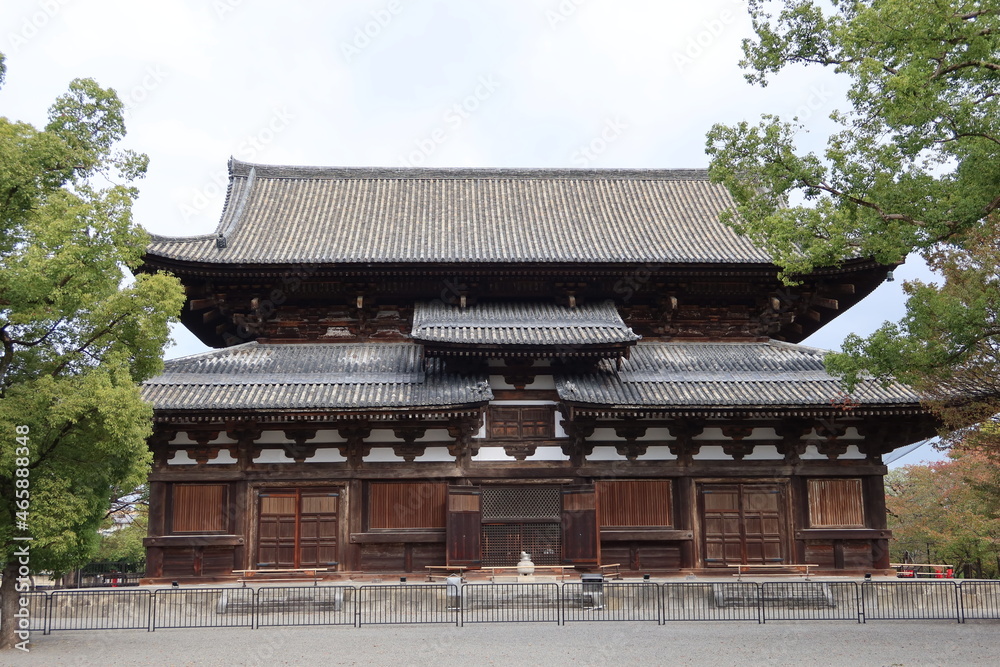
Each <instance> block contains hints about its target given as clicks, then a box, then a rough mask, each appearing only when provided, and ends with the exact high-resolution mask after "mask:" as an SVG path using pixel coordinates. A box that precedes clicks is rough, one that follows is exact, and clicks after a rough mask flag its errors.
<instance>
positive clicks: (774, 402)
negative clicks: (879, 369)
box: [556, 341, 920, 413]
mask: <svg viewBox="0 0 1000 667" xmlns="http://www.w3.org/2000/svg"><path fill="white" fill-rule="evenodd" d="M824 354H826V353H825V352H824V351H823V350H818V349H816V348H811V347H804V346H801V345H791V344H788V343H779V342H774V341H771V342H765V343H698V342H676V343H653V342H650V343H639V344H638V345H636V346H635V347H633V348H632V350H631V354H630V357H629V359H627V360H625V361H624V362H623V363H622V365H621V369H620V370H616V368H615V364H614V363H613V362H610V361H608V360H604V361H602V362H601V363H600V364H599V365H598V366H597V369H596V370H595V371H591V372H585V373H581V374H574V375H564V376H560V377H557V378H556V388H557V389H558V391H559V396H560V398H562V399H563V400H565V401H568V402H572V403H576V404H590V405H595V406H606V407H614V408H629V407H637V408H660V409H670V408H684V407H706V408H741V409H743V408H745V409H748V410H750V409H753V408H755V407H796V408H801V407H808V406H811V407H816V408H821V407H822V408H827V409H829V408H843V409H846V410H845V413H847V412H849V411H850V408H851V406H852V405H856V406H858V407H862V406H864V407H870V406H879V405H881V406H890V405H892V406H916V405H917V404H918V403H919V402H920V397H919V396H918V395H917V394H916V393H914V392H913V390H912V389H909V388H908V387H905V386H903V385H901V384H895V383H894V384H891V385H889V386H887V387H884V386H882V385H881V384H880V383H879V382H876V381H873V380H868V381H862V382H861V383H860V384H859V385H858V386H857V387H856V388H855V389H854V391H853V392H851V395H850V397H846V396H845V394H844V391H843V389H842V388H841V385H840V383H839V381H838V380H837V379H836V378H834V377H832V376H831V375H829V374H828V373H827V372H826V370H825V369H824V366H823V356H824Z"/></svg>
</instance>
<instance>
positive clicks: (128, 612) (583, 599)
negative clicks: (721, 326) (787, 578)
mask: <svg viewBox="0 0 1000 667" xmlns="http://www.w3.org/2000/svg"><path fill="white" fill-rule="evenodd" d="M26 595H27V597H28V609H29V613H30V615H31V618H30V619H29V628H30V629H31V630H32V631H42V632H44V633H45V634H48V633H50V632H54V631H61V630H124V629H140V630H143V629H144V630H149V631H154V630H158V629H165V628H204V627H246V628H258V627H269V626H290V625H350V626H361V625H386V624H404V623H405V624H412V623H447V624H451V625H458V626H461V625H464V624H466V623H512V622H525V623H556V624H559V625H562V624H565V623H570V622H573V623H575V622H580V621H640V622H641V621H646V622H655V623H658V624H661V625H663V624H667V623H670V622H673V621H745V622H748V621H749V622H757V623H766V622H769V621H853V622H856V623H867V622H869V621H883V620H903V619H906V620H912V619H927V620H949V621H953V622H958V623H964V622H966V621H967V620H971V621H975V620H980V619H984V620H985V619H989V620H996V619H1000V581H973V580H967V581H962V582H961V583H959V582H954V581H878V582H870V581H866V582H862V583H857V582H853V581H811V582H805V581H801V582H800V581H796V582H765V583H756V582H714V583H713V582H670V583H662V584H654V583H649V582H635V583H629V582H606V581H596V582H591V581H584V582H579V583H578V582H572V583H563V584H557V583H526V584H495V583H482V584H479V583H475V584H462V585H448V584H418V583H411V584H404V583H401V584H389V585H365V586H360V587H354V586H301V587H298V586H295V587H293V586H281V587H260V588H259V589H256V590H255V589H253V588H237V587H217V588H163V589H157V590H150V589H139V590H136V589H131V590H120V589H119V590H115V589H101V590H86V591H53V592H50V593H27V594H26Z"/></svg>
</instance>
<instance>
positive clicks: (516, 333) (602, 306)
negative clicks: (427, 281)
mask: <svg viewBox="0 0 1000 667" xmlns="http://www.w3.org/2000/svg"><path fill="white" fill-rule="evenodd" d="M412 335H413V338H414V339H416V340H420V341H423V342H426V343H428V344H433V343H452V344H468V345H503V346H507V345H541V346H572V347H577V346H587V345H620V344H623V343H633V342H634V341H636V340H638V339H639V336H637V335H636V334H635V333H633V332H632V330H631V329H630V328H629V327H627V326H626V325H625V323H624V322H623V321H622V318H621V316H620V315H619V314H618V309H617V308H616V307H615V304H614V303H613V302H612V301H605V302H602V303H592V304H584V305H581V306H579V307H576V308H569V307H568V306H557V305H555V304H550V303H516V302H515V303H478V304H475V305H472V306H469V307H468V308H459V307H458V306H451V305H447V304H445V303H442V302H440V301H434V302H430V303H418V304H417V305H416V308H415V309H414V311H413V334H412Z"/></svg>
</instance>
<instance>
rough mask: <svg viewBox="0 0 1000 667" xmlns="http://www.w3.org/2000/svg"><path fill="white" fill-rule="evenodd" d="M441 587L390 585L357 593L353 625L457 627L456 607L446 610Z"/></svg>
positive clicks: (457, 613) (445, 588) (363, 587)
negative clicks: (436, 625)
mask: <svg viewBox="0 0 1000 667" xmlns="http://www.w3.org/2000/svg"><path fill="white" fill-rule="evenodd" d="M448 588H449V586H447V585H445V584H393V585H388V586H362V587H361V588H359V589H358V604H357V607H356V614H357V624H358V625H359V626H360V625H389V624H397V623H451V624H453V625H460V624H461V620H460V618H459V612H460V611H461V608H460V607H456V608H449V605H448Z"/></svg>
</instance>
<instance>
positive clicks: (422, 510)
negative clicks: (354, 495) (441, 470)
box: [368, 482, 448, 530]
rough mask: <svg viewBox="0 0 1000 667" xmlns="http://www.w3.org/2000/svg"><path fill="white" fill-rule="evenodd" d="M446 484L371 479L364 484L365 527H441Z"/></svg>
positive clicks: (443, 519) (371, 528) (443, 516)
mask: <svg viewBox="0 0 1000 667" xmlns="http://www.w3.org/2000/svg"><path fill="white" fill-rule="evenodd" d="M447 494H448V486H447V485H446V484H435V483H426V482H414V483H411V482H372V483H371V484H370V485H369V486H368V528H369V530H374V529H380V528H385V529H405V528H444V527H445V502H446V499H447Z"/></svg>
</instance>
